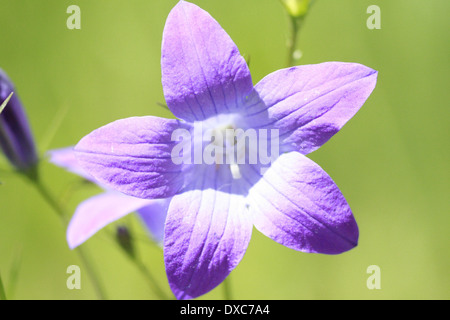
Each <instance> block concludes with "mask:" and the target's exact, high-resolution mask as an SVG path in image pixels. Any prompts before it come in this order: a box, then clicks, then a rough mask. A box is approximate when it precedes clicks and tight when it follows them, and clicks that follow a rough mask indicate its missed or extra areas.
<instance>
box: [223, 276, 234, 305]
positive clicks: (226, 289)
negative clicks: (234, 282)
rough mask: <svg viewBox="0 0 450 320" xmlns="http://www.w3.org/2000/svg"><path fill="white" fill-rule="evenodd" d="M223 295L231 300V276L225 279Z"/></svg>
mask: <svg viewBox="0 0 450 320" xmlns="http://www.w3.org/2000/svg"><path fill="white" fill-rule="evenodd" d="M223 296H224V298H225V300H231V299H232V295H231V285H230V276H228V277H226V278H225V280H224V281H223Z"/></svg>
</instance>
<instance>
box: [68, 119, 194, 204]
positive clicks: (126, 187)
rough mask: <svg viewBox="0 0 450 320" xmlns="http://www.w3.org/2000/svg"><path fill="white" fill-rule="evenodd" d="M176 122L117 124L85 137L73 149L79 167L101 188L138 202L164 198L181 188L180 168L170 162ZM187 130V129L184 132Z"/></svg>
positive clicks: (167, 120) (140, 120)
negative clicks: (100, 185) (119, 193)
mask: <svg viewBox="0 0 450 320" xmlns="http://www.w3.org/2000/svg"><path fill="white" fill-rule="evenodd" d="M183 127H184V128H186V126H185V125H184V124H182V123H180V122H179V121H177V120H169V119H162V118H158V117H150V116H148V117H135V118H128V119H123V120H118V121H115V122H113V123H110V124H108V125H106V126H104V127H101V128H99V129H97V130H95V131H93V132H92V133H90V134H89V135H87V136H86V137H84V138H83V139H82V140H81V141H80V142H79V143H78V144H77V146H76V147H75V152H76V157H77V160H78V163H79V164H80V166H81V167H82V168H83V169H84V170H85V171H87V172H88V173H89V174H91V175H92V176H94V178H96V179H97V180H98V181H99V182H100V183H101V184H104V185H106V186H108V187H110V188H112V189H115V190H118V191H120V192H123V193H125V194H128V195H130V196H135V197H138V198H147V199H151V198H166V197H170V196H172V195H173V194H175V193H176V192H177V191H178V190H179V189H180V187H181V186H182V185H183V175H182V174H181V175H180V173H181V171H182V165H176V164H174V162H173V161H172V157H171V151H172V148H173V146H174V144H175V143H177V142H176V141H171V135H172V132H173V130H175V129H177V128H183ZM186 130H187V129H186Z"/></svg>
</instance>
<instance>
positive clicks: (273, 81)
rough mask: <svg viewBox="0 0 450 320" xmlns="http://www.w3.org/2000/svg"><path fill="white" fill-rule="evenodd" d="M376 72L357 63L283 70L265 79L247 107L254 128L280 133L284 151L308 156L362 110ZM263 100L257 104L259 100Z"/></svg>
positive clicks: (248, 119) (249, 119)
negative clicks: (269, 129)
mask: <svg viewBox="0 0 450 320" xmlns="http://www.w3.org/2000/svg"><path fill="white" fill-rule="evenodd" d="M376 79H377V72H376V71H375V70H372V69H370V68H368V67H366V66H363V65H360V64H356V63H343V62H326V63H321V64H316V65H305V66H298V67H293V68H289V69H283V70H278V71H276V72H274V73H272V74H269V75H268V76H267V77H265V78H264V79H262V80H261V81H260V82H259V83H258V84H257V85H256V86H255V91H256V92H257V94H258V95H259V99H260V100H259V103H258V102H257V103H255V98H253V99H250V100H249V101H251V100H253V103H251V104H250V105H249V106H248V107H247V122H249V123H252V124H253V126H254V127H256V128H261V127H266V128H267V127H269V128H276V129H279V135H280V143H281V148H280V149H281V150H283V151H298V152H300V153H302V154H308V153H310V152H312V151H314V150H316V149H318V148H319V147H320V146H321V145H323V144H324V143H325V142H327V141H328V140H329V139H330V138H331V137H332V136H333V135H334V134H335V133H337V132H338V131H339V130H340V129H341V128H342V127H343V126H344V124H345V123H346V122H347V121H348V120H350V118H351V117H353V116H354V115H355V113H356V112H357V111H358V110H359V109H360V107H361V106H362V105H363V104H364V102H365V101H366V99H367V98H368V97H369V95H370V93H371V92H372V90H373V89H374V87H375V84H376ZM256 100H258V99H256Z"/></svg>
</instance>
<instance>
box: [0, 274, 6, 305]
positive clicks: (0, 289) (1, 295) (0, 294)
mask: <svg viewBox="0 0 450 320" xmlns="http://www.w3.org/2000/svg"><path fill="white" fill-rule="evenodd" d="M0 300H7V299H6V293H5V287H4V286H3V282H2V275H1V274H0Z"/></svg>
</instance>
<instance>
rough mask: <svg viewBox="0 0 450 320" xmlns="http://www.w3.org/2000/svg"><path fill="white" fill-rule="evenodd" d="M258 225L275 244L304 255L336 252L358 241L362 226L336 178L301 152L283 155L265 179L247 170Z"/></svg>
mask: <svg viewBox="0 0 450 320" xmlns="http://www.w3.org/2000/svg"><path fill="white" fill-rule="evenodd" d="M242 172H243V173H244V174H245V175H246V176H245V179H246V180H247V181H249V182H250V183H254V182H255V181H257V182H256V183H255V184H254V186H253V187H252V188H251V189H250V192H249V194H248V197H247V200H248V203H249V206H250V207H249V209H250V214H251V216H252V219H253V223H254V225H255V227H256V228H257V229H258V230H259V231H261V232H262V233H263V234H265V235H266V236H268V237H269V238H271V239H273V240H275V241H276V242H278V243H280V244H282V245H284V246H286V247H289V248H292V249H295V250H300V251H304V252H315V253H325V254H337V253H341V252H344V251H347V250H350V249H352V248H353V247H355V246H356V245H357V242H358V226H357V224H356V222H355V219H354V218H353V215H352V212H351V210H350V207H349V206H348V204H347V202H346V200H345V199H344V196H343V195H342V193H341V192H340V191H339V189H338V187H337V186H336V185H335V183H334V182H333V180H331V178H330V177H329V176H328V175H327V174H326V173H325V172H324V171H323V170H322V169H321V168H320V167H319V166H318V165H317V164H315V163H314V162H313V161H311V160H309V159H308V158H306V157H305V156H303V155H301V154H300V153H298V152H290V153H285V154H283V155H281V156H280V157H279V158H278V159H277V160H276V161H275V162H274V163H273V164H272V166H271V167H270V168H269V169H268V170H267V171H266V172H265V173H264V175H263V176H261V175H260V174H259V172H258V171H256V170H254V171H253V173H250V172H249V170H245V171H244V170H243V171H242Z"/></svg>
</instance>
